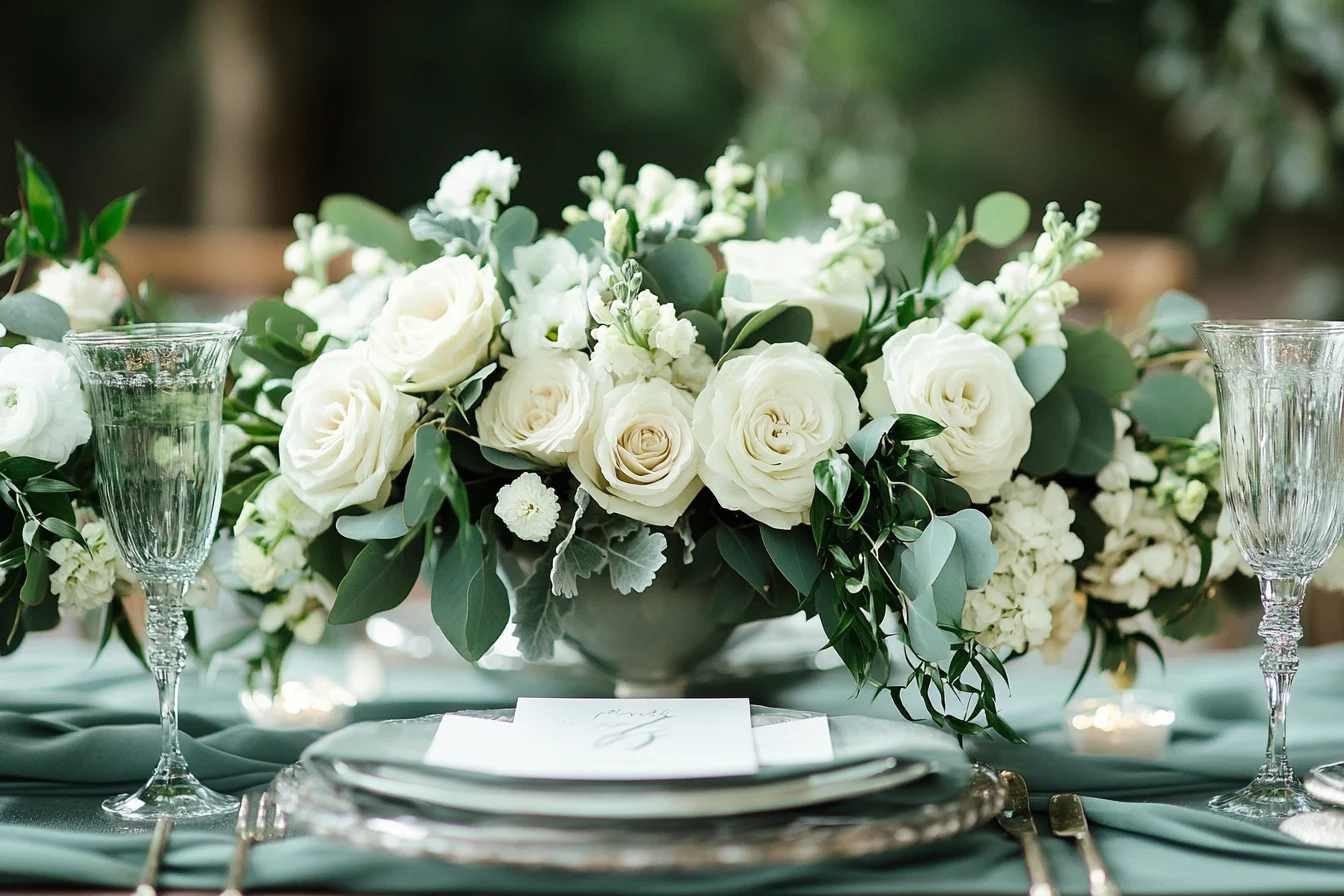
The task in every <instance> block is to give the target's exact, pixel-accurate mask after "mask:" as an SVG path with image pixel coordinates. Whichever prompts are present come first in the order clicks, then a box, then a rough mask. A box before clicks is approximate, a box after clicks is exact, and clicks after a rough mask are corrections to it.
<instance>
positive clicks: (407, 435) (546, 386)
mask: <svg viewBox="0 0 1344 896" xmlns="http://www.w3.org/2000/svg"><path fill="white" fill-rule="evenodd" d="M598 165H599V169H600V173H599V174H597V175H593V176H589V177H584V178H582V179H581V180H580V182H579V186H580V189H581V191H582V192H583V194H584V195H585V196H586V198H587V203H586V205H584V206H582V207H580V206H570V207H568V208H566V209H564V211H563V213H562V218H563V220H564V221H565V222H566V225H567V227H566V229H565V230H564V231H563V232H562V233H546V234H539V228H538V219H537V216H536V215H535V214H533V213H532V212H531V211H529V210H528V209H526V208H523V207H520V206H516V205H510V198H511V193H512V191H513V189H514V187H515V186H516V183H517V179H518V175H519V170H518V166H516V165H515V164H514V163H513V161H512V160H511V159H509V158H504V157H501V156H500V155H499V154H498V153H495V152H492V151H482V152H478V153H476V154H474V155H472V156H469V157H467V158H465V159H463V160H462V161H460V162H459V163H457V164H456V165H454V166H453V167H452V169H451V170H449V171H448V173H447V174H445V175H444V177H443V180H442V183H441V184H440V186H439V189H438V191H437V193H436V194H435V195H434V197H433V198H432V199H430V200H429V201H428V202H427V204H426V206H425V208H423V209H421V210H420V211H418V212H417V213H416V214H415V215H414V216H413V217H411V218H410V220H409V221H405V220H403V219H401V218H399V217H398V216H395V215H393V214H390V213H388V212H386V211H385V210H382V209H380V208H378V207H377V206H375V205H373V204H371V203H368V202H367V201H365V200H362V199H359V198H357V197H353V196H333V197H330V198H329V199H327V200H326V201H325V202H324V203H323V205H322V207H321V209H320V211H319V213H318V215H317V216H316V217H315V218H314V217H312V216H306V215H305V216H300V217H299V218H297V219H296V221H295V229H296V232H297V236H298V239H297V240H296V241H295V242H294V244H293V245H291V246H290V247H289V249H288V250H287V251H286V253H285V264H286V266H287V267H288V268H289V269H290V270H292V271H293V272H294V273H295V274H296V278H295V280H294V283H293V286H292V287H291V288H290V289H289V291H288V292H287V293H286V295H285V296H284V298H283V299H282V300H269V301H264V302H260V303H257V304H255V305H253V306H252V308H251V309H249V311H248V312H247V316H246V327H247V332H248V336H247V337H246V339H245V342H244V344H243V346H242V348H241V353H242V354H241V356H240V357H238V358H236V359H235V360H236V361H237V362H238V363H237V365H236V369H237V374H238V377H237V381H236V384H235V385H234V388H233V392H232V395H231V398H230V399H229V401H228V406H227V408H226V414H227V415H228V417H229V419H230V420H231V428H230V432H231V434H232V439H231V444H230V449H229V450H230V456H231V464H230V470H229V483H228V490H227V492H226V494H225V499H224V507H225V519H226V522H227V524H228V526H229V532H228V533H227V534H226V537H225V538H224V539H223V541H222V543H221V545H220V547H219V549H218V550H217V555H218V556H219V558H220V564H219V565H227V566H229V567H231V570H230V576H231V579H232V580H233V581H235V582H239V583H241V584H242V585H243V586H245V587H246V589H248V590H249V591H250V592H251V594H252V596H253V598H255V601H254V603H255V606H256V607H257V624H258V626H259V628H260V629H261V630H262V632H263V634H264V645H263V648H262V649H261V650H260V651H258V654H257V658H256V659H255V660H254V664H253V665H254V668H255V669H258V670H260V669H262V668H263V666H267V667H269V668H270V669H271V671H272V672H273V673H275V674H277V675H278V667H279V663H280V660H281V658H282V657H283V655H284V651H285V649H286V648H287V647H288V645H289V644H290V643H291V642H292V640H293V639H295V638H297V639H300V640H304V641H313V640H316V639H317V638H319V637H320V636H321V633H322V629H323V626H324V623H325V622H327V621H330V622H332V623H350V622H355V621H358V620H362V619H365V618H367V617H369V616H371V615H373V614H375V613H378V612H380V611H385V610H388V609H390V608H392V607H394V606H396V605H397V604H399V603H400V602H401V601H403V600H404V599H405V598H406V596H407V594H408V593H409V592H410V591H411V589H412V587H413V586H414V584H415V582H416V581H417V580H418V579H419V578H421V577H422V576H423V577H424V579H426V580H427V581H428V582H429V583H430V586H431V593H432V596H431V605H432V610H433V615H434V618H435V621H436V622H437V624H438V626H439V628H440V629H441V630H442V632H443V634H444V636H445V637H446V638H447V639H448V640H449V641H450V642H451V643H452V645H453V646H454V647H455V648H456V649H457V650H458V651H459V652H460V653H461V654H462V655H463V656H465V657H467V658H468V659H471V660H477V659H479V658H480V657H481V656H482V655H483V654H484V653H485V652H486V651H487V650H488V649H489V648H490V647H491V646H492V644H494V643H495V641H496V640H497V638H498V637H499V636H500V634H501V633H502V632H503V631H504V630H505V628H506V626H507V625H508V623H509V621H510V619H512V621H513V623H514V627H515V630H516V633H517V635H518V637H519V639H520V643H521V645H522V648H523V650H524V652H525V654H526V655H527V656H528V657H530V658H544V657H547V656H549V655H550V653H551V651H552V650H553V648H554V644H555V642H556V641H557V639H559V638H561V637H567V636H568V637H577V633H576V631H575V630H574V626H575V620H576V619H578V618H579V615H581V607H582V606H583V605H584V603H585V599H586V595H587V594H589V593H591V592H593V589H601V590H602V591H603V593H609V592H614V593H616V594H621V595H630V596H631V599H634V597H633V596H634V595H638V594H642V593H645V592H646V591H647V589H650V588H651V587H653V586H654V583H655V582H658V581H665V582H671V583H673V585H675V586H676V587H677V588H679V589H681V591H682V592H683V593H685V594H688V595H689V594H690V593H691V592H692V591H694V592H695V593H697V594H702V593H707V595H708V597H707V598H706V599H705V600H706V602H705V603H704V604H703V610H700V609H697V611H696V612H703V613H705V614H709V615H712V617H713V619H714V620H715V621H716V622H718V623H721V624H724V625H731V624H733V623H735V622H738V621H742V620H747V619H753V618H762V617H768V616H774V615H784V614H791V613H795V612H798V611H800V610H801V611H804V612H806V613H808V614H815V615H817V616H819V617H820V619H821V622H822V624H823V626H824V628H825V630H826V633H827V636H828V637H829V639H830V643H831V644H832V645H833V646H834V647H835V649H836V650H837V651H838V652H839V654H840V656H841V657H842V658H843V659H844V661H845V664H846V665H847V666H848V668H849V670H850V671H851V672H852V673H853V676H854V678H855V681H856V683H857V684H858V685H859V686H860V687H866V686H870V685H871V686H876V687H879V688H887V689H889V690H890V691H891V693H892V695H893V696H894V698H895V699H896V702H897V705H898V706H900V707H901V708H902V710H903V711H904V710H905V709H906V708H907V707H906V706H905V703H904V700H905V699H907V698H908V697H910V696H915V695H917V699H919V700H920V701H921V702H922V703H923V704H924V711H925V712H927V713H928V714H929V715H930V716H931V717H932V718H933V719H934V720H935V721H937V722H938V723H940V724H944V725H947V726H949V727H951V728H953V729H954V730H956V731H957V732H959V733H963V734H972V733H987V732H989V731H997V732H999V733H1000V734H1002V735H1004V736H1009V737H1012V736H1014V735H1013V732H1012V729H1011V728H1010V727H1009V726H1008V725H1007V724H1006V723H1005V722H1004V721H1003V719H1002V718H1001V717H1000V716H999V714H998V711H997V708H996V701H995V685H994V679H995V678H996V677H999V678H1002V677H1004V676H1005V670H1004V666H1003V661H1004V660H1006V659H1008V658H1011V657H1012V656H1015V655H1019V654H1023V653H1027V652H1031V651H1038V650H1039V651H1042V652H1044V653H1045V654H1046V655H1047V658H1057V657H1058V656H1059V654H1060V652H1061V650H1062V648H1063V645H1064V644H1065V643H1066V642H1067V641H1068V640H1069V639H1070V638H1071V637H1072V636H1073V635H1074V634H1076V633H1077V632H1078V630H1079V629H1080V628H1082V627H1083V626H1084V625H1086V626H1087V627H1088V629H1089V631H1090V633H1091V648H1090V649H1089V653H1088V658H1087V662H1086V663H1085V664H1084V670H1083V671H1085V670H1086V668H1088V667H1090V666H1091V665H1092V664H1093V662H1094V659H1095V661H1096V662H1097V664H1098V665H1099V666H1100V668H1102V669H1104V670H1107V671H1110V672H1113V673H1117V674H1118V675H1119V676H1120V677H1121V678H1125V677H1127V676H1130V675H1132V673H1133V669H1134V665H1135V662H1136V659H1137V653H1138V648H1139V647H1140V646H1142V645H1147V646H1148V647H1151V648H1153V649H1156V648H1157V643H1156V641H1155V640H1154V638H1153V632H1154V631H1156V630H1158V629H1161V630H1163V631H1166V632H1168V633H1169V634H1173V635H1176V636H1189V635H1192V634H1195V633H1199V632H1203V631H1207V630H1208V629H1209V628H1210V627H1211V625H1212V624H1213V621H1214V620H1213V615H1214V614H1215V613H1216V609H1217V603H1216V602H1215V601H1214V600H1213V597H1214V593H1215V587H1217V586H1222V585H1224V584H1226V585H1229V586H1230V585H1234V584H1241V583H1243V582H1244V576H1242V575H1240V573H1243V572H1244V570H1240V569H1239V567H1238V562H1239V561H1238V559H1237V556H1238V555H1237V552H1236V550H1235V547H1234V546H1233V545H1232V544H1231V541H1230V538H1229V536H1228V526H1227V520H1226V517H1225V514H1224V513H1223V510H1222V504H1221V499H1220V497H1219V494H1218V483H1219V476H1218V464H1219V448H1218V439H1217V429H1216V426H1215V425H1214V424H1213V422H1212V417H1213V414H1214V402H1213V399H1212V397H1211V394H1210V384H1209V379H1210V378H1209V376H1208V370H1207V365H1206V364H1205V362H1204V361H1203V354H1202V352H1193V351H1191V350H1190V347H1191V346H1192V345H1193V344H1194V334H1193V331H1192V330H1191V327H1190V324H1191V323H1192V322H1193V321H1196V320H1199V319H1202V317H1203V316H1204V311H1203V308H1202V306H1201V305H1200V304H1199V303H1198V302H1196V301H1195V300H1193V299H1191V298H1190V297H1188V296H1184V295H1182V294H1178V293H1172V294H1168V295H1166V296H1163V297H1162V298H1161V299H1160V300H1159V301H1158V302H1157V304H1156V305H1155V308H1154V311H1153V314H1152V317H1151V319H1150V320H1149V321H1148V322H1147V323H1146V324H1145V326H1144V327H1143V328H1141V329H1140V330H1139V331H1138V332H1137V333H1135V334H1131V336H1130V337H1129V338H1128V340H1127V341H1121V340H1119V339H1117V338H1116V337H1114V336H1112V335H1110V334H1109V333H1108V332H1107V331H1106V329H1105V328H1098V329H1082V328H1077V327H1074V326H1071V325H1070V324H1068V323H1065V322H1064V321H1063V320H1062V317H1063V314H1064V312H1065V311H1066V310H1067V309H1068V308H1069V307H1070V306H1072V305H1073V304H1075V303H1076V301H1077V299H1078V294H1077V292H1076V290H1075V289H1074V288H1073V287H1072V286H1070V285H1069V283H1068V282H1067V281H1066V280H1065V279H1064V275H1065V274H1066V273H1067V272H1068V271H1069V270H1070V269H1072V268H1074V267H1076V266H1078V265H1081V264H1085V263H1087V262H1088V261H1090V260H1091V259H1093V258H1095V257H1097V255H1098V254H1099V252H1098V250H1097V248H1096V246H1095V245H1094V244H1093V243H1092V242H1091V241H1090V237H1091V235H1092V234H1093V232H1094V231H1095V229H1096V227H1097V225H1098V223H1099V208H1098V207H1097V206H1096V205H1095V204H1092V203H1089V204H1088V205H1087V206H1086V208H1085V209H1084V211H1083V212H1082V213H1081V214H1080V215H1079V216H1078V218H1077V219H1076V220H1075V221H1070V220H1068V219H1067V218H1066V217H1065V216H1064V215H1063V213H1062V212H1061V211H1060V210H1059V209H1058V207H1056V206H1054V205H1051V206H1049V207H1048V209H1047V211H1046V213H1045V215H1044V218H1043V222H1042V223H1043V232H1042V233H1041V234H1040V235H1039V236H1038V237H1037V238H1036V239H1035V241H1034V243H1033V244H1031V245H1030V246H1029V247H1028V248H1026V249H1025V251H1022V252H1020V253H1018V254H1017V255H1016V256H1014V257H1012V258H1011V259H1010V260H1008V261H1007V262H1006V263H1004V264H1003V266H1002V268H1001V269H1000V271H999V273H998V276H997V277H996V278H995V279H993V280H991V281H985V282H981V283H974V282H969V281H967V280H965V279H964V278H963V277H962V276H961V274H960V273H959V270H958V262H959V261H960V259H961V255H962V253H963V250H964V249H965V248H966V247H967V246H968V245H970V244H971V243H973V242H976V241H979V242H981V243H985V244H987V245H988V246H990V247H992V248H997V249H1003V248H1007V247H1009V246H1010V245H1012V244H1014V243H1016V242H1018V240H1019V239H1020V238H1021V237H1022V235H1023V233H1024V232H1025V230H1026V227H1027V225H1028V222H1029V218H1030V212H1029V208H1028V206H1027V204H1026V203H1025V202H1024V201H1023V200H1021V199H1020V198H1018V197H1016V196H1014V195H1012V194H1007V193H999V194H994V195H992V196H989V197H986V198H985V199H984V200H982V201H981V202H980V203H978V204H977V205H976V206H975V209H974V214H973V215H972V216H971V220H970V221H969V222H968V221H967V220H966V217H965V216H964V215H962V214H959V215H958V216H957V218H956V219H955V221H954V222H953V223H952V225H951V226H950V227H949V228H948V229H947V230H946V231H940V230H939V229H938V228H937V227H936V225H935V224H934V223H933V222H932V220H931V221H930V226H929V232H928V234H927V236H926V239H925V241H924V252H923V255H922V260H921V263H920V265H919V268H918V270H916V271H913V272H910V273H909V274H904V273H899V272H892V271H889V269H888V268H889V265H888V262H887V258H886V256H885V255H884V247H885V246H886V245H887V244H889V243H890V242H891V241H892V240H894V239H895V238H896V236H897V234H896V228H895V226H894V225H893V223H892V222H891V220H890V219H889V218H888V217H887V215H886V214H885V212H884V211H883V210H882V209H881V208H880V207H878V206H877V205H874V204H871V203H867V202H864V201H863V200H862V199H861V198H860V197H859V196H857V195H855V194H853V193H840V194H837V195H836V196H835V198H834V200H833V202H832V204H831V207H830V217H831V219H832V220H831V223H830V226H829V227H827V228H826V229H825V230H824V231H823V232H821V233H820V234H818V235H815V236H804V235H795V236H786V237H784V238H781V239H765V238H763V237H764V236H765V234H766V232H767V229H768V227H769V225H770V219H769V216H768V208H767V204H768V199H769V196H770V194H771V192H772V189H773V188H774V185H773V184H772V183H771V182H770V178H769V177H767V171H766V169H765V168H764V166H752V165H750V164H747V163H746V162H745V161H744V160H743V159H742V153H741V151H740V150H739V149H737V148H730V149H729V150H728V151H727V152H726V153H725V154H724V155H723V157H721V158H720V159H719V160H718V161H717V162H716V163H715V164H714V165H713V166H712V167H711V168H710V169H709V170H708V171H707V172H706V174H705V182H704V183H700V182H697V181H693V180H689V179H684V178H678V177H675V176H674V175H673V174H671V173H670V172H668V171H667V170H665V169H663V168H661V167H659V166H656V165H645V166H643V167H641V168H640V170H639V171H638V173H637V175H636V177H635V179H634V181H633V182H631V183H628V182H627V181H626V172H625V169H624V167H623V166H622V165H620V164H619V163H618V161H617V160H616V159H615V157H614V156H612V154H611V153H602V155H601V156H600V157H599V159H598ZM338 269H340V270H348V271H349V273H347V274H345V275H344V276H340V277H337V276H335V274H334V273H333V272H334V271H337V270H338ZM506 580H507V581H506ZM511 592H512V600H511ZM688 599H689V598H688ZM697 606H701V605H697ZM1149 619H1151V620H1152V622H1151V623H1148V622H1145V620H1149ZM242 634H246V632H240V636H241V635H242ZM1080 677H1081V673H1080Z"/></svg>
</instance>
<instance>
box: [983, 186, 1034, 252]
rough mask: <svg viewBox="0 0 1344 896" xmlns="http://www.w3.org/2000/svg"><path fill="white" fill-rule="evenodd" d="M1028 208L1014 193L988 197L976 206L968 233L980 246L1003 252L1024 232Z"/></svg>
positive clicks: (1027, 219)
mask: <svg viewBox="0 0 1344 896" xmlns="http://www.w3.org/2000/svg"><path fill="white" fill-rule="evenodd" d="M1030 221H1031V206H1030V205H1029V204H1028V203H1027V200H1025V199H1023V198H1022V197H1021V196H1019V195H1017V194H1016V193H1009V192H1008V191H1006V190H1004V191H1000V192H998V193H990V194H989V195H988V196H986V197H985V198H984V199H981V200H980V201H979V202H977V203H976V204H975V211H974V212H973V213H972V214H971V230H972V231H974V232H975V236H976V238H977V239H978V240H980V242H982V243H985V244H986V245H989V246H993V247H994V248H996V249H1002V248H1004V247H1005V246H1008V245H1010V244H1012V243H1013V242H1015V241H1016V240H1017V239H1018V238H1019V237H1021V236H1022V234H1023V233H1025V232H1026V230H1027V224H1028V223H1029V222H1030Z"/></svg>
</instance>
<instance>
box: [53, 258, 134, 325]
mask: <svg viewBox="0 0 1344 896" xmlns="http://www.w3.org/2000/svg"><path fill="white" fill-rule="evenodd" d="M32 291H33V292H35V293H37V294H38V295H40V296H42V297H44V298H48V299H51V300H52V301H53V302H55V303H56V304H57V305H60V306H61V308H63V309H64V310H65V314H66V316H67V317H68V318H70V328H71V329H73V330H96V329H98V328H99V327H105V326H107V325H108V324H110V323H111V322H112V317H113V316H114V315H115V314H116V313H117V309H118V308H120V307H121V304H122V302H124V301H126V287H125V286H124V285H123V284H122V282H121V278H120V277H118V276H117V274H116V272H115V271H114V270H112V266H111V265H108V264H103V265H102V266H100V267H99V268H98V273H96V274H95V273H94V272H93V262H92V261H82V262H78V263H77V264H72V265H70V266H69V267H66V266H65V265H62V264H59V263H56V262H53V263H52V264H49V265H47V266H46V267H44V268H43V269H42V270H41V271H39V272H38V274H37V280H36V281H34V283H33V286H32Z"/></svg>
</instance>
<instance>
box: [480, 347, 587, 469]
mask: <svg viewBox="0 0 1344 896" xmlns="http://www.w3.org/2000/svg"><path fill="white" fill-rule="evenodd" d="M595 383H596V377H595V376H594V374H593V372H592V371H591V370H590V369H589V365H588V357H587V356H586V355H582V354H577V353H571V352H547V353H546V354H544V355H537V356H534V357H531V358H522V359H519V360H516V361H512V362H511V363H510V364H509V365H508V369H507V370H506V371H504V376H502V377H501V378H500V380H499V382H497V383H495V385H494V386H493V387H491V389H490V391H489V392H488V393H486V396H485V399H484V400H483V401H482V402H481V407H480V409H479V410H478V411H477V412H476V426H477V427H478V429H479V430H480V438H481V442H482V443H483V444H486V445H489V446H490V447H491V448H498V449H500V450H501V451H516V452H519V453H522V454H526V455H529V456H531V457H533V458H536V459H537V460H539V461H541V462H542V463H544V464H551V465H553V466H558V465H560V464H563V463H564V462H565V460H566V459H567V458H568V457H569V455H570V454H572V453H574V450H575V449H576V448H577V447H578V444H579V436H580V435H582V434H583V431H584V429H586V428H587V426H588V415H589V414H590V413H592V410H593V403H594V401H595V390H594V387H595ZM609 387H610V383H606V384H605V388H609Z"/></svg>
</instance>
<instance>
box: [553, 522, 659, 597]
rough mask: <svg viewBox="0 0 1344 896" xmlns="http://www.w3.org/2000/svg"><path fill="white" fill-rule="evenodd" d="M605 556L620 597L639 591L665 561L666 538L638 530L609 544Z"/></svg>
mask: <svg viewBox="0 0 1344 896" xmlns="http://www.w3.org/2000/svg"><path fill="white" fill-rule="evenodd" d="M570 551H571V553H572V552H573V546H572V545H571V548H570ZM606 557H607V568H608V571H609V572H610V573H611V587H613V588H615V589H616V590H617V591H619V592H620V593H621V594H630V593H632V592H638V591H643V590H644V589H645V588H647V587H649V586H650V585H652V584H653V579H654V577H655V576H656V575H657V573H658V570H659V569H661V568H662V566H663V564H664V563H666V562H667V536H665V535H663V533H661V532H652V531H650V530H649V529H648V528H647V527H641V528H640V529H639V530H638V531H636V532H635V533H634V534H632V535H627V536H626V537H625V538H622V539H619V540H616V541H612V542H609V543H608V544H607V550H606Z"/></svg>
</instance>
